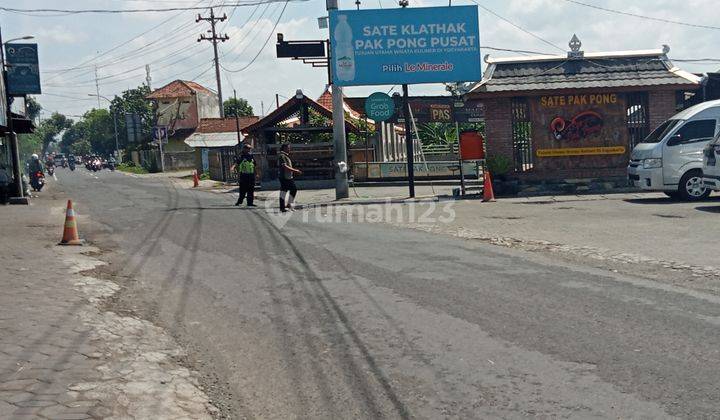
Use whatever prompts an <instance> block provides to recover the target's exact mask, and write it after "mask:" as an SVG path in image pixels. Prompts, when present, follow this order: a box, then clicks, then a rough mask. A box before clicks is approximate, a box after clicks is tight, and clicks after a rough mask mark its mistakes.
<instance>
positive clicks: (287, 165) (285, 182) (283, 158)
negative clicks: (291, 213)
mask: <svg viewBox="0 0 720 420" xmlns="http://www.w3.org/2000/svg"><path fill="white" fill-rule="evenodd" d="M278 165H279V167H278V169H279V172H280V173H279V174H278V175H279V176H278V178H280V211H282V212H286V211H288V210H293V203H294V202H295V196H296V195H297V187H296V186H295V179H294V175H295V174H298V175H300V174H302V171H301V170H299V169H296V168H293V166H292V161H291V160H290V144H289V143H285V144H283V145H282V146H280V152H279V153H278ZM288 192H289V193H290V198H289V199H288V200H287V206H286V205H285V203H286V201H285V196H286V195H287V193H288Z"/></svg>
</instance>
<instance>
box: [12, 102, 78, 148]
mask: <svg viewBox="0 0 720 420" xmlns="http://www.w3.org/2000/svg"><path fill="white" fill-rule="evenodd" d="M71 125H72V120H70V119H68V118H67V117H66V116H64V115H62V114H59V113H57V112H55V113H53V114H52V116H50V118H48V119H47V120H43V121H42V122H41V123H40V124H39V125H38V126H37V128H36V129H35V132H34V133H32V134H22V135H20V136H18V141H19V143H20V157H21V159H28V158H29V157H30V155H32V154H33V153H37V154H39V155H42V154H43V153H45V152H46V151H47V150H48V149H49V147H50V144H51V143H52V142H54V141H55V139H56V137H57V136H58V135H59V134H60V133H61V132H62V131H63V130H65V129H67V128H68V127H70V126H71Z"/></svg>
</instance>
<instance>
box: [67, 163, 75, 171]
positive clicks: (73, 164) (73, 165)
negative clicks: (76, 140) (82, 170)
mask: <svg viewBox="0 0 720 420" xmlns="http://www.w3.org/2000/svg"><path fill="white" fill-rule="evenodd" d="M68 167H69V168H70V170H71V171H74V170H75V162H70V163H68Z"/></svg>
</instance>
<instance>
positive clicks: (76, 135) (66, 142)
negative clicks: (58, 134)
mask: <svg viewBox="0 0 720 420" xmlns="http://www.w3.org/2000/svg"><path fill="white" fill-rule="evenodd" d="M85 132H86V124H85V122H84V121H82V120H81V121H78V122H76V123H75V124H73V125H72V126H70V127H69V128H68V129H67V130H65V132H64V133H63V135H62V139H61V140H60V150H61V151H62V152H63V153H68V152H73V147H74V145H75V143H77V142H79V141H81V140H83V139H84V137H85ZM89 144H90V143H88V145H89ZM73 153H74V152H73Z"/></svg>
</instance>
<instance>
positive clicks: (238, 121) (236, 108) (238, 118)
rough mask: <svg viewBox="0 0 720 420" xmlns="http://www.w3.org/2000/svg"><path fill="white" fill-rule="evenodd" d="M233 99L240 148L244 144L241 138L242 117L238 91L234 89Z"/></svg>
mask: <svg viewBox="0 0 720 420" xmlns="http://www.w3.org/2000/svg"><path fill="white" fill-rule="evenodd" d="M233 98H235V129H236V130H237V139H238V146H240V145H241V144H242V136H240V115H239V111H240V110H239V109H238V106H237V104H238V101H237V91H236V90H235V89H233Z"/></svg>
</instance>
